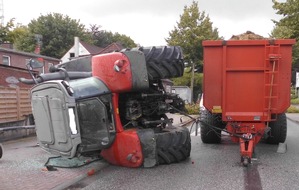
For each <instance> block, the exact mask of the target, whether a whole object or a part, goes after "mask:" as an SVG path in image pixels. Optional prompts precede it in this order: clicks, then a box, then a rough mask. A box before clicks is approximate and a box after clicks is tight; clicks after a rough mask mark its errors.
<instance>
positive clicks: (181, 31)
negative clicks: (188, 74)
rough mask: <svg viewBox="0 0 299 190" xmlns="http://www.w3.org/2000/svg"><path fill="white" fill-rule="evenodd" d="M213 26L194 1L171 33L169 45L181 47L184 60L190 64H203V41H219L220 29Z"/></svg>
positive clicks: (168, 40) (185, 9)
mask: <svg viewBox="0 0 299 190" xmlns="http://www.w3.org/2000/svg"><path fill="white" fill-rule="evenodd" d="M212 24H213V23H212V22H211V21H210V18H209V16H206V15H205V12H204V11H203V12H202V13H201V12H200V11H199V8H198V3H197V2H195V1H193V2H192V4H191V6H189V7H187V6H185V7H184V12H183V14H182V15H180V21H179V22H177V26H175V27H174V29H173V30H172V31H171V32H169V38H167V39H166V42H167V43H168V45H176V46H181V48H182V49H183V52H184V59H185V61H186V62H188V63H189V64H190V63H195V64H196V65H198V64H201V63H202V59H203V48H202V41H203V40H208V39H209V40H216V39H219V35H218V29H217V28H213V26H212Z"/></svg>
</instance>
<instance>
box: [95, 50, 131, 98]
mask: <svg viewBox="0 0 299 190" xmlns="http://www.w3.org/2000/svg"><path fill="white" fill-rule="evenodd" d="M115 65H117V66H118V67H119V68H120V71H119V72H117V71H116V70H115V69H114V67H115ZM92 75H93V76H95V77H99V78H100V79H101V80H102V81H103V82H104V83H105V84H106V85H107V86H108V88H109V89H110V90H111V91H112V92H129V91H131V89H132V72H131V65H130V61H129V59H128V57H127V56H126V55H124V54H123V53H120V52H114V53H108V54H101V55H96V56H93V57H92Z"/></svg>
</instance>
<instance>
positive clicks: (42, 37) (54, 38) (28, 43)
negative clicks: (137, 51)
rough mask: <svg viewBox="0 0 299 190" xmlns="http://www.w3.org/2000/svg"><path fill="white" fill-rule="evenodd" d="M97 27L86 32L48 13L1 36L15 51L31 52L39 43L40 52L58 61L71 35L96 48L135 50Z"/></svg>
mask: <svg viewBox="0 0 299 190" xmlns="http://www.w3.org/2000/svg"><path fill="white" fill-rule="evenodd" d="M12 24H13V22H12ZM13 26H14V25H12V26H10V28H12V27H13ZM10 28H9V29H10ZM100 28H101V26H99V25H91V26H90V29H86V28H85V26H84V25H82V24H80V21H79V20H75V19H71V18H70V17H69V16H67V15H62V14H59V13H50V14H47V15H41V16H40V17H38V18H37V19H33V20H31V22H30V23H29V24H28V26H22V25H19V26H17V27H15V28H14V30H12V31H10V32H6V33H4V34H5V35H4V36H7V37H9V41H10V42H12V43H14V45H15V47H16V48H17V49H18V50H21V51H26V52H33V51H34V50H35V47H36V44H37V43H38V42H39V43H40V45H41V52H40V53H41V54H42V55H46V56H50V57H55V58H61V57H62V56H63V55H64V54H65V52H66V51H68V50H69V49H70V48H71V47H72V46H73V44H74V37H75V36H78V37H79V38H80V39H81V40H82V41H85V42H87V43H89V44H94V45H96V46H99V47H106V46H107V45H109V44H111V43H113V42H119V43H121V44H122V45H123V46H124V47H127V48H131V47H135V43H134V41H133V40H132V39H131V38H130V37H128V36H126V35H122V34H119V33H112V32H107V31H105V30H100ZM0 32H1V31H0ZM7 34H8V35H7Z"/></svg>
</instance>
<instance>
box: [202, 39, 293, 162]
mask: <svg viewBox="0 0 299 190" xmlns="http://www.w3.org/2000/svg"><path fill="white" fill-rule="evenodd" d="M294 43H295V40H292V39H286V40H230V41H204V42H203V47H204V85H203V91H204V101H203V104H204V106H205V108H206V109H207V110H208V111H209V112H211V113H212V114H219V115H221V118H222V122H224V123H226V129H227V130H228V131H229V132H231V133H232V134H237V135H232V140H233V141H234V142H240V149H241V156H242V157H243V158H244V157H248V158H249V159H251V156H252V151H253V148H254V146H255V145H256V143H258V141H259V140H260V139H261V137H262V136H263V135H264V133H265V131H267V130H268V126H269V123H270V122H274V121H275V120H276V119H277V117H278V115H279V114H282V113H284V112H285V111H286V110H287V108H288V107H289V106H290V85H291V64H292V45H293V44H294ZM240 136H242V137H244V138H239V137H240ZM243 145H244V146H243Z"/></svg>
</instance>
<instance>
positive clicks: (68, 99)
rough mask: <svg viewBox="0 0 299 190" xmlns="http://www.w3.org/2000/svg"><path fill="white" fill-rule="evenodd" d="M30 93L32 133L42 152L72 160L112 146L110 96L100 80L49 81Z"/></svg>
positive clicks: (92, 78)
mask: <svg viewBox="0 0 299 190" xmlns="http://www.w3.org/2000/svg"><path fill="white" fill-rule="evenodd" d="M31 93H32V94H31V97H32V109H33V114H34V116H35V123H36V133H37V137H38V140H39V143H40V146H41V147H42V148H43V149H44V150H46V151H48V152H51V153H54V154H57V155H61V156H66V157H69V158H72V157H75V156H76V155H77V154H82V155H84V154H90V153H92V152H94V151H97V152H98V151H99V150H102V149H104V148H107V147H109V146H110V145H111V144H112V142H113V140H114V138H115V127H114V126H115V125H114V119H113V114H112V113H113V111H112V109H113V108H112V105H111V102H112V100H111V98H112V94H111V92H110V91H109V89H108V88H107V86H106V85H105V84H104V83H103V82H102V81H101V80H99V79H97V78H95V77H88V78H84V79H77V80H71V81H69V82H68V81H66V80H51V81H47V82H43V83H40V84H37V85H35V86H34V87H33V88H32V90H31Z"/></svg>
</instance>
